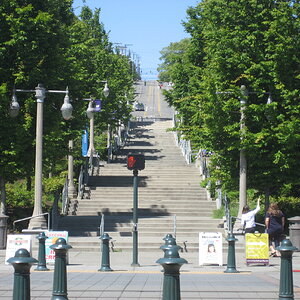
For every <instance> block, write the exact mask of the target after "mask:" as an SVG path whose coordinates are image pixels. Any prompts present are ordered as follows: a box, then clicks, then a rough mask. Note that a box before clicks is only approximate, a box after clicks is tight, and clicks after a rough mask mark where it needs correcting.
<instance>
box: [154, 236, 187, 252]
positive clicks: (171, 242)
mask: <svg viewBox="0 0 300 300" xmlns="http://www.w3.org/2000/svg"><path fill="white" fill-rule="evenodd" d="M163 240H165V244H164V245H162V246H160V247H159V248H160V249H161V250H163V251H164V252H166V250H167V249H170V248H172V247H176V249H177V251H178V250H180V249H182V248H181V247H180V246H178V245H177V243H176V239H175V238H174V237H173V236H172V234H167V235H166V237H165V238H163Z"/></svg>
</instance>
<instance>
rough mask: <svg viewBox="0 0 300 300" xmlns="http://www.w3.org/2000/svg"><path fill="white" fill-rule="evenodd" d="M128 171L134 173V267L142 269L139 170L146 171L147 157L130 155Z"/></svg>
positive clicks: (128, 156)
mask: <svg viewBox="0 0 300 300" xmlns="http://www.w3.org/2000/svg"><path fill="white" fill-rule="evenodd" d="M127 169H128V170H132V171H133V209H132V210H133V216H132V222H133V228H132V256H133V259H132V264H131V266H132V267H140V264H139V263H138V185H139V178H138V174H139V170H144V169H145V156H144V155H143V154H128V155H127Z"/></svg>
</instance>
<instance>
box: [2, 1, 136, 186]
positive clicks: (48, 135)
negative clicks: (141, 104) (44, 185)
mask: <svg viewBox="0 0 300 300" xmlns="http://www.w3.org/2000/svg"><path fill="white" fill-rule="evenodd" d="M72 2H73V1H72V0H51V1H50V0H35V1H27V0H18V1H17V0H3V1H1V5H0V78H1V79H0V118H1V124H0V134H1V141H0V152H1V156H0V166H1V167H0V176H1V177H2V178H4V179H5V180H6V181H11V182H14V181H15V180H18V179H21V178H27V179H28V181H29V184H28V188H29V189H30V186H31V182H30V180H31V177H32V176H33V174H34V158H35V123H36V99H35V97H34V93H32V94H31V93H17V95H16V96H17V98H18V102H19V103H20V107H21V110H20V113H19V115H18V116H17V117H16V118H14V119H12V118H11V117H10V115H9V105H10V102H11V97H12V90H13V88H14V87H16V88H17V89H27V90H34V89H35V87H36V86H37V85H38V84H39V83H42V84H43V85H44V86H45V88H46V89H49V90H65V89H66V87H68V88H69V91H70V98H71V99H72V105H73V107H74V110H73V118H72V119H71V120H69V121H65V120H63V119H62V116H61V113H60V107H61V105H62V104H63V97H64V95H63V94H50V93H47V94H46V99H45V102H44V124H43V127H44V128H43V134H44V150H43V163H44V169H43V170H44V172H45V173H49V172H53V171H54V170H55V166H56V165H57V164H59V162H60V161H61V160H62V159H65V157H66V155H67V153H68V140H69V139H78V141H80V136H81V132H82V130H83V129H84V128H85V127H86V124H87V122H88V120H87V117H86V113H85V111H86V109H87V102H85V101H82V99H83V98H90V97H93V98H98V99H102V98H103V92H102V90H103V88H104V83H103V81H107V82H108V85H109V89H110V95H109V97H108V99H106V100H105V101H104V104H103V111H102V112H101V113H100V115H101V117H100V116H99V117H97V118H96V121H97V122H96V123H95V129H96V130H97V128H105V127H106V128H107V124H111V125H113V126H114V124H115V122H116V121H115V120H116V118H118V120H121V121H122V120H123V121H124V120H127V119H128V118H129V115H130V109H129V106H128V103H131V102H132V101H133V78H137V76H138V75H137V74H135V73H134V71H135V70H133V67H132V61H131V60H130V58H129V57H127V56H122V55H120V54H117V53H115V52H114V50H113V47H112V43H111V42H110V41H109V36H108V34H107V32H106V31H105V29H104V24H102V22H101V14H100V13H101V10H100V9H96V10H95V11H92V10H91V9H90V8H89V7H87V6H83V7H82V11H81V14H80V15H79V16H76V15H75V14H74V12H73V9H72ZM76 145H77V148H79V147H80V146H81V145H80V143H79V142H78V143H77V144H76Z"/></svg>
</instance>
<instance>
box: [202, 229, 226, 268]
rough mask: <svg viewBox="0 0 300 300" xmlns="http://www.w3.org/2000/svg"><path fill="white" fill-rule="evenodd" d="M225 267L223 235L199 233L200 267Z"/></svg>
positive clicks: (218, 233)
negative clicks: (208, 265)
mask: <svg viewBox="0 0 300 300" xmlns="http://www.w3.org/2000/svg"><path fill="white" fill-rule="evenodd" d="M204 264H218V265H219V266H222V265H223V249H222V233H221V232H199V265H200V266H202V265H204Z"/></svg>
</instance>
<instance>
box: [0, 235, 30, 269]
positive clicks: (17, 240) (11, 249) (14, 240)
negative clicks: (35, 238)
mask: <svg viewBox="0 0 300 300" xmlns="http://www.w3.org/2000/svg"><path fill="white" fill-rule="evenodd" d="M31 241H32V239H31V235H28V234H8V235H7V246H6V255H5V263H6V264H8V263H7V262H6V261H7V260H8V259H9V258H11V257H14V256H15V253H16V251H17V250H19V249H21V248H23V249H26V250H27V251H28V252H29V253H30V255H31V248H32V242H31Z"/></svg>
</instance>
